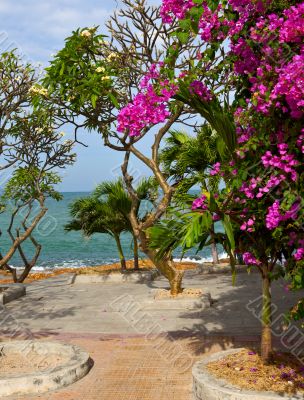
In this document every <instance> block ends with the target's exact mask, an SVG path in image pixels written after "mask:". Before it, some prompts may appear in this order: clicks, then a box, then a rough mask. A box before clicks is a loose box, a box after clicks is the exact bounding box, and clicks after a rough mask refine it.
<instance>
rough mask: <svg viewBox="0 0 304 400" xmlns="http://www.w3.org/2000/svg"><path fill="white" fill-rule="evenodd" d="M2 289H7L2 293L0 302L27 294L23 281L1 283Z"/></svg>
mask: <svg viewBox="0 0 304 400" xmlns="http://www.w3.org/2000/svg"><path fill="white" fill-rule="evenodd" d="M0 289H5V290H4V291H3V292H2V293H0V304H7V303H9V302H11V301H13V300H16V299H19V297H22V296H25V294H26V289H25V286H24V285H23V284H22V283H11V284H10V283H7V284H0Z"/></svg>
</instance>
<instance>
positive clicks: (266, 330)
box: [261, 269, 272, 364]
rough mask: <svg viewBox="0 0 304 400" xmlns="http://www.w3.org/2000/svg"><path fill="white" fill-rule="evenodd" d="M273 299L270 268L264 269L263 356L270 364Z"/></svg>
mask: <svg viewBox="0 0 304 400" xmlns="http://www.w3.org/2000/svg"><path fill="white" fill-rule="evenodd" d="M271 323H272V300H271V281H270V278H269V273H268V270H267V269H266V270H264V271H263V306H262V339H261V356H262V360H263V362H264V363H265V364H268V363H269V362H270V360H271V356H272V332H271Z"/></svg>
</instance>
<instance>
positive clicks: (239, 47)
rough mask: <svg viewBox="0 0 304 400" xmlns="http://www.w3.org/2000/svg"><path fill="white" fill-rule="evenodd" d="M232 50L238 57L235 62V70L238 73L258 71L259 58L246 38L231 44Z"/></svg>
mask: <svg viewBox="0 0 304 400" xmlns="http://www.w3.org/2000/svg"><path fill="white" fill-rule="evenodd" d="M231 52H232V54H234V55H235V56H236V57H237V60H236V62H235V64H234V70H235V72H236V73H237V74H240V75H242V74H246V75H248V74H251V73H253V72H254V71H256V69H257V67H258V65H259V59H258V58H257V56H256V55H255V53H254V52H253V50H252V49H251V47H250V46H249V45H248V44H247V43H246V41H245V39H243V38H240V39H239V40H238V41H237V43H236V44H231Z"/></svg>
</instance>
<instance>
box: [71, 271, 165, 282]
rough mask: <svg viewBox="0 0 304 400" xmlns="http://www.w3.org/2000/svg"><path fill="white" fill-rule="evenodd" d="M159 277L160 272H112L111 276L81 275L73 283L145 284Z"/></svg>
mask: <svg viewBox="0 0 304 400" xmlns="http://www.w3.org/2000/svg"><path fill="white" fill-rule="evenodd" d="M157 276H158V272H154V271H152V272H150V271H143V272H130V273H121V272H114V273H113V272H112V273H109V274H79V275H76V277H75V279H74V282H73V283H76V284H77V283H145V282H151V281H153V280H154V279H155V278H156V277H157Z"/></svg>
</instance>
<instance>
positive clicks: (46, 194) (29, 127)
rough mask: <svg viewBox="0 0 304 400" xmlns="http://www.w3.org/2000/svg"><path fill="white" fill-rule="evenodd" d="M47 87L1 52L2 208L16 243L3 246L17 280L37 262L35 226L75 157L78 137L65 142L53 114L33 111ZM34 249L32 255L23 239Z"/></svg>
mask: <svg viewBox="0 0 304 400" xmlns="http://www.w3.org/2000/svg"><path fill="white" fill-rule="evenodd" d="M37 91H38V92H39V93H40V94H45V91H43V89H41V88H40V87H39V85H37V76H36V72H35V70H34V69H33V68H32V66H31V65H28V64H26V65H25V64H23V63H22V61H21V60H20V58H19V56H18V54H17V52H16V51H12V52H7V53H3V54H1V55H0V142H1V145H0V156H1V166H0V171H1V176H2V188H1V189H2V194H1V200H0V201H1V211H0V212H1V213H4V212H6V213H7V214H9V215H10V219H9V223H8V224H7V226H4V225H3V224H2V226H1V229H0V233H1V234H2V233H4V230H6V231H7V235H8V236H9V238H10V241H11V244H10V245H9V246H8V247H5V248H4V247H3V245H2V244H1V250H0V268H2V269H3V268H4V269H6V270H8V271H10V272H11V273H12V276H13V279H14V281H15V282H23V281H24V279H25V278H26V277H27V275H28V274H29V272H30V270H31V268H32V267H33V266H34V265H35V263H36V261H37V259H38V257H39V255H40V252H41V245H40V244H39V243H38V242H37V240H36V239H35V238H34V231H35V229H36V228H37V226H38V224H39V223H40V221H41V220H42V218H43V217H44V216H45V214H46V213H47V207H46V204H45V201H46V199H47V198H53V199H55V200H60V198H61V196H60V194H59V193H58V192H57V191H56V185H57V184H58V183H59V182H60V181H61V180H60V176H59V174H58V171H59V170H60V169H62V168H65V167H66V166H67V165H70V164H72V163H73V162H74V158H75V156H74V154H72V147H73V141H70V140H67V141H62V134H61V133H60V132H59V129H58V128H59V126H58V121H57V120H56V119H55V117H54V113H50V112H49V111H47V110H44V109H41V110H36V111H35V110H33V107H32V96H33V95H34V94H36V93H37ZM25 241H27V242H31V244H32V245H33V247H34V249H35V252H34V255H33V257H31V258H29V257H28V256H27V254H26V252H25V250H24V247H23V244H24V242H25ZM16 252H18V253H19V255H20V258H21V260H22V262H23V265H24V269H23V270H22V271H21V273H20V274H19V275H18V274H17V271H16V269H15V268H13V267H12V266H11V265H10V260H11V258H12V257H13V255H14V254H15V253H16Z"/></svg>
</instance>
